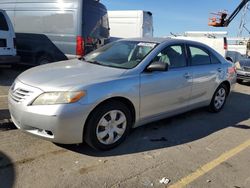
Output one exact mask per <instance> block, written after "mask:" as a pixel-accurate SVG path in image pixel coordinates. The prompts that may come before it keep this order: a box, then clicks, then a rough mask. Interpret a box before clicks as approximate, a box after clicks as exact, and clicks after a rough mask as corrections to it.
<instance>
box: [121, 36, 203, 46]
mask: <svg viewBox="0 0 250 188" xmlns="http://www.w3.org/2000/svg"><path fill="white" fill-rule="evenodd" d="M122 41H139V42H152V43H159V44H160V43H164V42H183V43H187V44H194V45H199V46H203V47H207V45H204V44H203V43H201V42H196V41H191V40H185V39H176V38H171V37H166V38H163V37H152V38H147V37H144V38H128V39H122Z"/></svg>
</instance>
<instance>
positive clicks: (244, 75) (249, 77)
mask: <svg viewBox="0 0 250 188" xmlns="http://www.w3.org/2000/svg"><path fill="white" fill-rule="evenodd" d="M237 79H240V80H246V81H250V72H246V71H241V70H237Z"/></svg>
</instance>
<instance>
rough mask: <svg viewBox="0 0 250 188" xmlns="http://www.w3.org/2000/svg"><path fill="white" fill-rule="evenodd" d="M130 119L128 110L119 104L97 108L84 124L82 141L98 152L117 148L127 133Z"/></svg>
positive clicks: (113, 103) (130, 123) (114, 103)
mask: <svg viewBox="0 0 250 188" xmlns="http://www.w3.org/2000/svg"><path fill="white" fill-rule="evenodd" d="M131 125H132V117H131V113H130V111H129V109H128V108H127V107H126V105H124V104H123V103H120V102H110V103H106V104H104V105H101V106H100V107H98V108H97V109H96V110H94V112H93V113H92V114H91V116H90V119H89V120H88V122H87V124H86V129H85V133H84V139H85V141H86V142H87V144H88V145H90V146H91V147H93V148H94V149H98V150H109V149H112V148H114V147H116V146H118V145H119V144H120V143H122V141H124V139H125V138H126V136H127V135H128V133H129V130H130V128H131Z"/></svg>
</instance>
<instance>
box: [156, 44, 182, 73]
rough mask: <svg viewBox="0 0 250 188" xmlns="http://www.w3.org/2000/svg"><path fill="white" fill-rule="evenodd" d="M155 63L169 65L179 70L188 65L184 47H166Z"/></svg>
mask: <svg viewBox="0 0 250 188" xmlns="http://www.w3.org/2000/svg"><path fill="white" fill-rule="evenodd" d="M153 61H160V62H163V63H167V64H168V66H169V68H179V67H185V66H186V65H187V63H186V58H185V50H184V47H183V46H182V45H172V46H168V47H166V48H165V49H164V50H162V51H161V52H160V53H159V54H158V55H157V56H156V57H155V58H154V59H153Z"/></svg>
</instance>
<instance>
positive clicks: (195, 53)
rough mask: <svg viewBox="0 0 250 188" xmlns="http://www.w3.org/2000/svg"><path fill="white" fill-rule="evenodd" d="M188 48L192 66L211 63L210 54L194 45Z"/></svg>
mask: <svg viewBox="0 0 250 188" xmlns="http://www.w3.org/2000/svg"><path fill="white" fill-rule="evenodd" d="M189 49H190V53H191V64H192V65H193V66H195V65H207V64H210V63H211V61H210V56H209V54H208V53H207V52H206V51H205V50H203V49H201V48H199V47H194V46H190V47H189Z"/></svg>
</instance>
